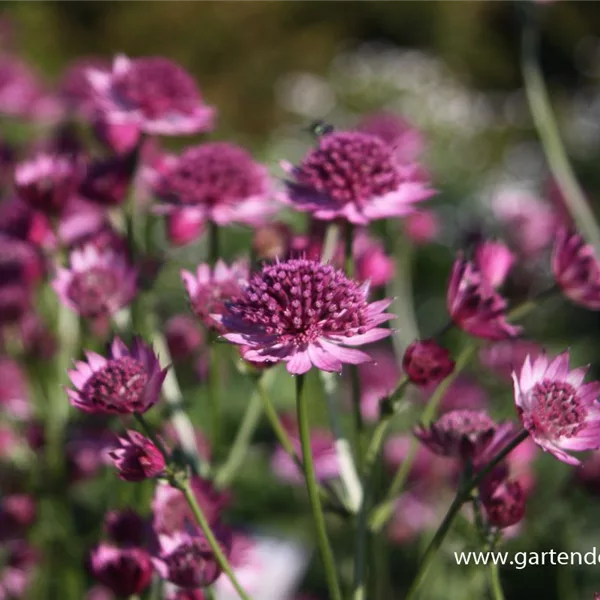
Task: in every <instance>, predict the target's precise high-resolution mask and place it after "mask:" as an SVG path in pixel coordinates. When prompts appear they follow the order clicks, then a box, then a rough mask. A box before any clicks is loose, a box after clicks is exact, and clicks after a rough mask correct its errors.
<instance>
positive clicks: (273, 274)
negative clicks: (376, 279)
mask: <svg viewBox="0 0 600 600" xmlns="http://www.w3.org/2000/svg"><path fill="white" fill-rule="evenodd" d="M368 291H369V286H368V284H362V285H359V284H358V283H357V282H355V281H353V280H350V279H348V278H347V277H346V275H345V274H344V273H343V271H339V270H336V269H334V268H333V267H332V266H329V265H323V264H320V263H318V262H316V261H310V260H301V259H291V260H288V261H286V262H281V263H276V264H273V265H267V266H265V267H263V269H262V271H261V272H259V273H255V274H254V275H253V276H252V277H251V279H250V282H249V283H248V285H247V286H246V287H245V288H244V290H243V291H242V294H241V295H240V296H238V297H237V298H234V299H233V300H232V301H230V302H229V303H228V304H227V312H226V313H225V314H223V315H215V316H214V318H215V319H218V320H219V321H220V323H221V324H222V325H223V326H224V327H225V329H226V330H227V331H229V332H230V333H226V334H224V336H223V337H225V338H226V339H227V340H229V341H230V342H233V343H234V344H240V345H242V346H249V347H250V348H251V349H250V350H249V351H246V352H245V355H244V358H246V359H247V360H251V361H255V362H264V361H271V362H278V361H285V362H287V370H288V371H289V372H290V373H292V374H296V375H299V374H302V373H306V372H307V371H309V370H310V369H311V367H312V366H313V365H314V366H315V367H317V368H318V369H321V370H323V371H341V369H342V364H343V363H350V364H360V363H363V362H368V361H370V360H371V357H370V356H369V355H368V354H365V353H364V352H361V351H360V350H355V349H353V348H347V347H345V346H361V345H363V344H368V343H371V342H376V341H377V340H380V339H382V338H385V337H387V336H389V334H390V333H391V331H390V330H389V329H384V328H379V327H377V326H378V325H380V324H381V323H384V322H385V321H389V320H390V319H391V318H393V315H390V314H388V313H384V312H383V311H384V310H385V309H386V308H387V307H388V306H389V305H390V304H391V300H380V301H378V302H373V303H371V304H369V303H368V302H367V294H368Z"/></svg>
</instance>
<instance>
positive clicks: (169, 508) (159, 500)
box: [152, 476, 230, 535]
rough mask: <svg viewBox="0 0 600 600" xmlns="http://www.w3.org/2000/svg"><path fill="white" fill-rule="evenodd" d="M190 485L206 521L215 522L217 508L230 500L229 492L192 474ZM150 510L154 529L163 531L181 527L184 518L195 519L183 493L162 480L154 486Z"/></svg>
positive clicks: (192, 520)
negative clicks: (222, 490) (152, 515)
mask: <svg viewBox="0 0 600 600" xmlns="http://www.w3.org/2000/svg"><path fill="white" fill-rule="evenodd" d="M191 486H192V491H193V492H194V496H195V497H196V500H197V502H198V504H199V505H200V506H201V508H202V510H203V511H204V514H205V515H206V518H207V520H208V521H209V523H211V524H213V523H216V521H217V520H218V518H219V515H220V513H221V511H222V510H223V509H224V508H225V507H226V506H227V505H228V504H229V502H230V495H229V493H227V492H220V491H218V490H217V489H216V488H215V487H214V486H213V485H212V483H211V482H210V481H209V480H208V479H203V478H202V477H198V476H195V477H192V480H191ZM152 512H153V513H154V523H153V527H154V530H155V531H156V532H157V533H163V534H165V535H170V534H171V533H174V532H176V531H182V530H183V529H184V527H185V523H186V521H189V522H195V520H194V514H193V513H192V511H191V509H190V507H189V505H188V503H187V500H186V499H185V496H184V495H183V493H182V492H180V491H179V490H177V489H175V488H173V487H171V486H170V485H167V484H163V483H160V484H158V485H157V486H156V490H155V492H154V500H153V501H152Z"/></svg>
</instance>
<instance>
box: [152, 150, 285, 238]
mask: <svg viewBox="0 0 600 600" xmlns="http://www.w3.org/2000/svg"><path fill="white" fill-rule="evenodd" d="M154 190H155V193H156V195H157V196H158V197H159V199H160V200H161V201H162V203H161V205H160V206H159V207H158V209H157V210H158V211H159V212H163V213H167V214H168V213H170V212H172V211H182V213H181V214H182V215H184V216H185V217H189V218H190V219H191V220H192V221H193V222H199V221H200V222H208V221H211V222H213V223H216V224H217V225H230V224H232V223H242V224H246V225H253V226H257V225H262V224H264V223H265V221H266V220H267V219H268V217H269V216H270V215H272V214H273V213H274V212H275V211H276V210H277V209H278V205H277V204H276V203H275V202H274V201H273V196H274V195H276V193H275V190H274V187H273V182H272V181H271V178H270V177H269V175H268V173H267V170H266V168H265V167H263V166H262V165H259V164H258V163H256V162H255V161H254V160H253V158H252V156H251V155H250V153H249V152H247V151H246V150H245V149H244V148H241V147H239V146H234V145H233V144H228V143H226V142H210V143H206V144H201V145H199V146H192V147H190V148H187V149H186V150H185V151H184V152H183V154H181V156H179V157H177V158H172V159H170V160H169V161H168V162H167V163H166V164H165V166H163V167H162V169H160V170H159V172H158V173H157V175H156V180H155V185H154ZM180 218H183V217H180Z"/></svg>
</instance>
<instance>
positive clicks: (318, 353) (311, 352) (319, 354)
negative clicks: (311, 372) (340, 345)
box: [308, 344, 342, 372]
mask: <svg viewBox="0 0 600 600" xmlns="http://www.w3.org/2000/svg"><path fill="white" fill-rule="evenodd" d="M308 356H309V357H310V360H311V361H312V363H313V364H314V365H315V367H317V369H321V370H322V371H336V372H340V371H341V370H342V363H341V362H340V361H339V360H338V359H337V358H336V357H335V356H333V355H332V354H331V353H329V352H327V350H325V349H324V348H322V347H320V346H318V345H317V344H311V345H310V346H309V347H308Z"/></svg>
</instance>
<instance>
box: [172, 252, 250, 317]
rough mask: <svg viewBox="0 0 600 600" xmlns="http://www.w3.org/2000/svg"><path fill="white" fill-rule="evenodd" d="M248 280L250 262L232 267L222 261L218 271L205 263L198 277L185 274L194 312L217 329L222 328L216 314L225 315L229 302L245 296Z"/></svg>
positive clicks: (217, 265)
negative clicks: (243, 290) (226, 304)
mask: <svg viewBox="0 0 600 600" xmlns="http://www.w3.org/2000/svg"><path fill="white" fill-rule="evenodd" d="M248 277H249V269H248V263H247V262H246V261H244V260H239V261H236V262H234V263H232V264H231V266H230V267H228V266H227V265H226V264H225V263H224V262H223V261H222V260H221V259H219V260H218V261H217V263H216V265H215V267H214V269H213V268H211V267H210V265H208V264H205V263H202V264H200V265H198V268H197V269H196V275H195V276H194V275H193V274H192V273H190V272H189V271H182V272H181V279H182V280H183V284H184V286H185V289H186V292H187V295H188V298H189V300H190V305H191V307H192V311H193V312H194V314H195V315H196V316H197V317H198V318H199V319H201V320H202V322H203V323H204V324H205V325H207V326H208V327H217V328H219V327H220V325H219V322H218V321H217V320H215V318H214V315H221V314H223V313H224V312H225V303H226V302H227V301H229V300H231V299H232V298H233V297H235V296H238V295H239V294H240V293H241V290H242V287H243V286H244V285H246V283H247V281H248Z"/></svg>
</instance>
